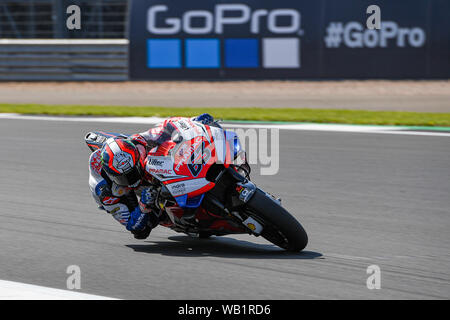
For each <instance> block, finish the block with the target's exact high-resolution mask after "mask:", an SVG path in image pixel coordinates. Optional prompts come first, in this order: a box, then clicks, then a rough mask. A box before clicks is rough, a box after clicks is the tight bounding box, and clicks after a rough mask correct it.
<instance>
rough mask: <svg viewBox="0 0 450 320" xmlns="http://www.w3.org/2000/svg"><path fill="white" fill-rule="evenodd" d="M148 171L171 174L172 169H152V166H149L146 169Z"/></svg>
mask: <svg viewBox="0 0 450 320" xmlns="http://www.w3.org/2000/svg"><path fill="white" fill-rule="evenodd" d="M148 171H149V172H150V173H153V174H163V175H168V174H170V175H172V174H173V170H171V169H154V168H149V170H148Z"/></svg>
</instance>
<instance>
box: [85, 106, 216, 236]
mask: <svg viewBox="0 0 450 320" xmlns="http://www.w3.org/2000/svg"><path fill="white" fill-rule="evenodd" d="M181 119H186V118H179V117H173V118H168V119H166V120H164V121H163V122H161V123H160V124H159V125H158V126H156V127H155V128H152V129H150V130H148V131H145V132H142V133H138V134H134V135H132V136H130V137H129V138H125V137H115V138H110V139H107V140H106V141H105V143H104V144H103V147H102V148H100V149H98V150H96V151H95V152H93V153H92V154H91V157H90V159H89V164H90V166H89V187H90V190H91V192H92V196H93V197H94V199H95V201H96V202H97V203H98V205H99V208H100V209H103V210H105V211H106V212H108V213H109V214H111V215H112V216H113V217H114V218H115V219H116V220H117V221H118V222H119V223H121V224H122V225H123V226H125V227H126V229H127V230H128V231H130V232H131V233H132V234H133V235H134V237H135V238H136V239H146V238H147V237H148V236H149V235H150V232H151V230H152V229H153V228H154V227H156V226H157V225H158V223H159V218H160V210H159V209H158V207H157V206H156V204H155V200H156V192H157V191H156V190H155V186H154V185H153V184H152V179H153V178H152V177H151V175H149V174H148V173H146V172H145V166H146V161H147V155H148V154H149V153H152V154H158V153H164V152H165V149H166V147H165V142H166V141H168V140H169V139H170V138H171V137H172V133H173V131H174V130H176V127H177V124H178V122H179V120H181ZM191 120H192V121H197V122H200V123H202V124H215V123H214V118H213V117H212V116H211V115H209V114H202V115H200V116H197V117H194V118H192V119H191Z"/></svg>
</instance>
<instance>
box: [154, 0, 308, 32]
mask: <svg viewBox="0 0 450 320" xmlns="http://www.w3.org/2000/svg"><path fill="white" fill-rule="evenodd" d="M167 11H169V7H168V6H166V5H156V6H152V7H150V8H149V9H148V12H147V30H148V32H150V33H151V34H155V35H173V34H178V33H180V32H181V31H183V32H185V33H187V34H192V35H204V34H210V33H215V34H222V33H224V29H225V27H226V25H241V24H249V31H250V33H252V34H258V33H260V31H261V29H262V28H263V27H265V28H266V29H267V30H268V31H270V32H271V33H273V34H293V33H297V34H300V35H301V34H303V31H302V30H301V15H300V12H298V11H297V10H295V9H274V10H266V9H257V10H255V11H252V9H251V8H250V7H249V6H247V5H245V4H217V5H216V6H215V7H214V12H210V11H208V10H190V11H186V12H184V13H183V15H182V17H165V18H163V19H164V23H163V25H157V21H160V17H161V16H162V15H165V14H164V13H165V12H167ZM231 13H232V14H233V15H232V16H231V15H230V14H231ZM166 16H167V14H166ZM199 20H200V21H202V23H201V25H195V24H194V23H193V21H199ZM281 20H283V23H280V21H281ZM287 21H289V22H288V23H286V22H287Z"/></svg>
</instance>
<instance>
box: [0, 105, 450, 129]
mask: <svg viewBox="0 0 450 320" xmlns="http://www.w3.org/2000/svg"><path fill="white" fill-rule="evenodd" d="M204 112H208V113H210V114H212V115H213V116H214V117H215V118H217V119H223V120H241V121H242V120H244V121H252V120H253V121H254V120H257V121H281V122H314V123H345V124H374V125H406V126H440V127H450V113H429V112H403V111H364V110H337V109H330V110H328V109H275V108H272V109H266V108H166V107H127V106H80V105H40V104H19V105H16V104H0V113H21V114H46V115H73V116H75V115H84V116H86V115H89V116H121V117H123V116H138V117H146V116H157V117H169V116H186V117H189V116H194V115H198V114H200V113H204Z"/></svg>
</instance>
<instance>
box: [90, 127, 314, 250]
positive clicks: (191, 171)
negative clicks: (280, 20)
mask: <svg viewBox="0 0 450 320" xmlns="http://www.w3.org/2000/svg"><path fill="white" fill-rule="evenodd" d="M163 135H165V136H167V140H166V141H165V142H164V145H165V148H164V150H165V152H164V153H162V154H161V152H152V151H153V150H151V151H150V152H149V154H148V158H147V161H146V166H145V171H146V172H147V173H148V174H149V175H150V176H151V177H153V179H152V180H153V181H152V183H153V184H155V183H156V184H157V197H156V200H155V201H156V203H155V205H156V207H157V208H160V210H161V212H160V213H161V214H162V216H161V217H162V219H161V222H160V225H162V226H164V227H168V228H170V229H172V230H174V231H176V232H181V233H185V234H187V235H190V236H197V237H200V238H208V237H210V236H213V235H215V236H223V235H229V234H250V235H254V236H257V237H258V236H262V237H263V238H265V239H266V240H268V241H270V242H271V243H273V244H275V245H277V246H279V247H281V248H283V249H285V250H287V251H292V252H299V251H301V250H303V249H304V248H305V247H306V244H307V242H308V237H307V234H306V232H305V230H304V229H303V227H302V225H301V224H300V223H299V222H298V221H297V220H296V219H295V218H294V217H293V216H292V215H291V214H290V213H289V212H288V211H287V210H286V209H284V208H283V207H282V206H281V200H280V199H277V198H275V197H274V196H272V195H271V194H269V193H267V192H265V191H263V190H261V189H259V188H258V187H257V186H256V185H255V184H254V183H253V182H251V181H250V171H251V170H250V166H249V164H248V161H247V156H246V152H245V151H244V150H243V149H242V145H241V143H240V141H239V138H238V136H237V135H236V134H235V133H234V132H232V131H227V130H224V129H223V128H222V127H221V126H220V125H219V123H217V122H215V123H214V124H212V125H203V124H201V123H197V122H194V121H190V120H189V119H186V120H181V121H178V122H176V125H175V127H174V128H172V130H171V132H164V133H163ZM114 136H121V137H124V138H127V136H126V135H124V134H118V133H106V132H102V131H95V132H89V133H88V134H87V135H86V136H85V141H86V143H87V145H88V147H89V148H90V149H91V151H95V150H96V149H98V148H101V147H102V146H103V143H104V142H105V141H106V140H107V139H108V138H111V137H114ZM155 149H156V148H155Z"/></svg>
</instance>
